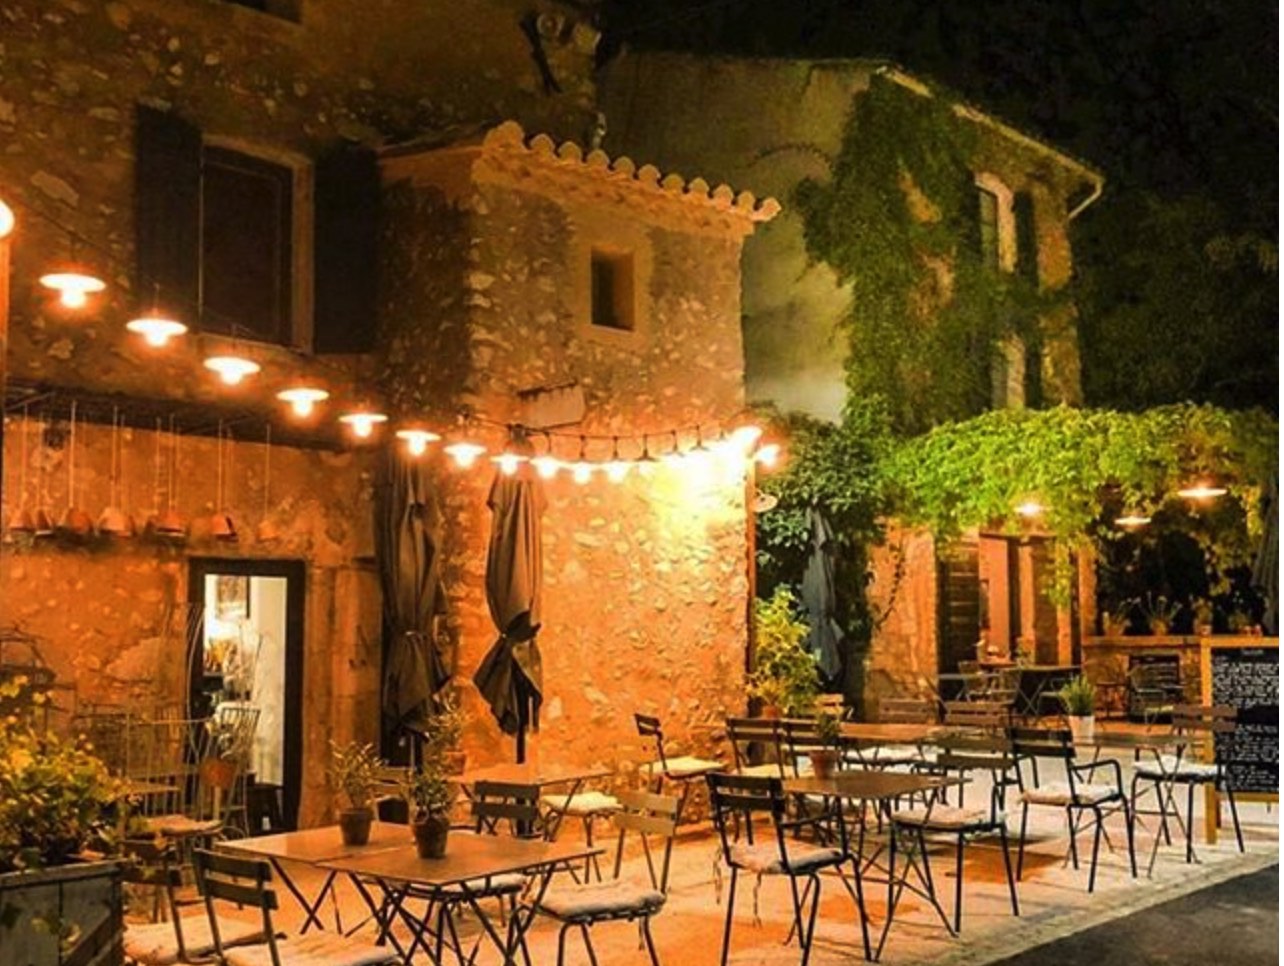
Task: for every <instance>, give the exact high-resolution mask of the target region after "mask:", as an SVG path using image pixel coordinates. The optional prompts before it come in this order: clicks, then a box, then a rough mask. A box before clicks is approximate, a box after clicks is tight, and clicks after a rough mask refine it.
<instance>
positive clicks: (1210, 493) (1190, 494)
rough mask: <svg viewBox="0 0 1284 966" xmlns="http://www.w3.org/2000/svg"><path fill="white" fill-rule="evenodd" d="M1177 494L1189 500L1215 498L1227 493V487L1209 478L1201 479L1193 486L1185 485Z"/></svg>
mask: <svg viewBox="0 0 1284 966" xmlns="http://www.w3.org/2000/svg"><path fill="white" fill-rule="evenodd" d="M1177 495H1178V496H1180V497H1184V498H1185V499H1187V500H1213V499H1216V498H1217V497H1219V496H1225V495H1226V487H1224V486H1218V485H1216V484H1215V483H1210V482H1208V481H1207V480H1200V481H1199V482H1198V483H1195V484H1193V485H1191V486H1183V487H1182V488H1181V489H1180V490H1178V491H1177Z"/></svg>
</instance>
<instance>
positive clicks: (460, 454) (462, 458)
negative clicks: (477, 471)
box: [445, 439, 486, 469]
mask: <svg viewBox="0 0 1284 966" xmlns="http://www.w3.org/2000/svg"><path fill="white" fill-rule="evenodd" d="M445 451H446V452H447V453H448V454H449V455H450V458H451V459H453V460H454V461H455V465H456V466H458V467H459V468H460V469H467V468H468V467H470V466H472V465H473V464H474V463H476V462H477V460H478V458H479V457H481V456H482V455H483V454H484V453H485V452H486V447H485V446H483V445H482V444H481V443H474V442H471V441H470V440H466V439H461V440H456V441H455V442H453V443H451V444H450V445H449V446H447V447H446V450H445Z"/></svg>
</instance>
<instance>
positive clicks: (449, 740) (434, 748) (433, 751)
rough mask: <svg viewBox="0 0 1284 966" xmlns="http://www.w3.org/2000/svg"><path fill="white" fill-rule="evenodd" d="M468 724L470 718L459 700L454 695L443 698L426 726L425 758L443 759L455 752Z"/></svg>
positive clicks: (424, 733) (424, 732)
mask: <svg viewBox="0 0 1284 966" xmlns="http://www.w3.org/2000/svg"><path fill="white" fill-rule="evenodd" d="M467 724H468V716H467V715H466V714H465V713H464V710H463V709H462V708H461V707H460V706H459V700H458V698H455V697H454V696H452V695H446V696H445V697H444V698H442V699H441V701H440V702H439V704H438V706H437V710H436V711H435V712H434V713H433V714H432V715H431V716H430V717H429V718H428V721H427V722H426V723H425V725H424V731H423V736H424V743H423V753H424V757H425V758H428V757H434V758H437V759H441V758H443V757H444V756H445V754H446V753H447V752H450V751H455V750H456V749H457V748H458V747H459V743H460V740H461V739H462V738H463V735H464V728H465V727H466V726H467Z"/></svg>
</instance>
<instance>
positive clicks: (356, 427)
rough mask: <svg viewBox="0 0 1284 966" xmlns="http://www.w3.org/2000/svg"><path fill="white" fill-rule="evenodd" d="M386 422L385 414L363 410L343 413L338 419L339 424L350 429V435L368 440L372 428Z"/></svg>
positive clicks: (372, 430) (372, 431)
mask: <svg viewBox="0 0 1284 966" xmlns="http://www.w3.org/2000/svg"><path fill="white" fill-rule="evenodd" d="M387 421H388V416H387V415H386V414H385V413H376V412H372V411H370V410H365V409H361V410H357V411H356V412H351V413H344V414H343V415H342V416H340V417H339V422H341V423H343V424H344V425H345V426H347V427H348V428H350V429H351V430H352V435H353V436H356V437H357V438H358V439H369V438H370V437H371V435H372V434H373V433H374V428H375V427H376V426H378V425H380V424H381V423H386V422H387Z"/></svg>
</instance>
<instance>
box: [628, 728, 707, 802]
mask: <svg viewBox="0 0 1284 966" xmlns="http://www.w3.org/2000/svg"><path fill="white" fill-rule="evenodd" d="M633 720H634V722H636V724H637V729H638V734H639V735H640V736H641V737H643V738H649V739H651V740H652V741H654V742H655V752H656V760H655V761H652V762H648V763H647V764H644V765H643V766H642V767H641V768H639V769H638V771H639V772H640V773H641V774H642V775H643V776H645V777H646V778H648V779H650V780H651V781H652V783H653V785H654V787H653V789H652V790H653V791H654V792H655V793H656V794H657V795H659V794H661V793H663V791H664V783H665V782H666V781H669V782H673V783H674V784H676V785H677V786H678V787H679V788H681V790H682V791H681V794H680V795H679V796H678V820H679V821H681V819H682V811H683V809H685V808H686V804H687V798H688V797H689V796H690V795H691V786H692V784H693V783H696V782H699V781H700V780H701V779H703V778H704V776H705V775H708V774H711V773H712V772H715V771H722V770H723V769H724V767H725V766H724V765H723V764H722V762H720V761H709V760H708V759H705V758H696V757H693V756H691V755H685V756H683V757H680V758H670V757H668V756H667V755H666V754H665V751H664V731H663V729H662V728H661V727H660V719H659V718H657V717H654V716H653V715H649V714H634V715H633Z"/></svg>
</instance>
